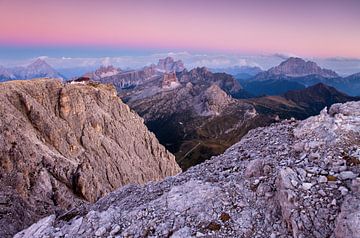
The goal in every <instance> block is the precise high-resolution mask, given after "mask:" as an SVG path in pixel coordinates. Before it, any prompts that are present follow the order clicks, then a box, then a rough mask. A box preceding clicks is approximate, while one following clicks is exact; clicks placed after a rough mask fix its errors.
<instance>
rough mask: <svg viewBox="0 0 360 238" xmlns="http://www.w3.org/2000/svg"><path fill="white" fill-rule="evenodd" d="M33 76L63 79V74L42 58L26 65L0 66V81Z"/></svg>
mask: <svg viewBox="0 0 360 238" xmlns="http://www.w3.org/2000/svg"><path fill="white" fill-rule="evenodd" d="M33 78H59V79H65V77H64V76H62V75H61V74H60V73H58V72H57V71H56V70H55V69H53V68H52V67H51V66H50V65H49V64H48V63H46V61H44V60H42V59H37V60H35V61H34V62H33V63H31V64H29V65H28V66H26V67H20V66H18V67H14V68H5V67H3V66H0V82H3V81H8V80H21V79H33Z"/></svg>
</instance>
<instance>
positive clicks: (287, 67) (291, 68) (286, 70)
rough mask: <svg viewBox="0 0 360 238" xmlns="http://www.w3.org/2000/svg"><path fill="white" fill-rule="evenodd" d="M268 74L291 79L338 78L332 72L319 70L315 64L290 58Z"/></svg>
mask: <svg viewBox="0 0 360 238" xmlns="http://www.w3.org/2000/svg"><path fill="white" fill-rule="evenodd" d="M268 73H270V74H275V75H278V74H282V75H286V76H292V77H301V76H306V75H312V74H315V75H320V76H322V77H330V78H331V77H338V76H339V75H337V74H336V73H335V72H334V71H332V70H329V69H322V68H320V67H319V66H318V65H317V64H316V63H315V62H312V61H305V60H303V59H301V58H295V57H291V58H289V59H287V60H286V61H284V62H282V63H281V64H280V65H278V66H276V67H273V68H271V69H270V70H269V71H268Z"/></svg>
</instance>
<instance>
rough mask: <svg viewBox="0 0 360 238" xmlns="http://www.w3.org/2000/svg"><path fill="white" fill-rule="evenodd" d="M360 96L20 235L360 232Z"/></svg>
mask: <svg viewBox="0 0 360 238" xmlns="http://www.w3.org/2000/svg"><path fill="white" fill-rule="evenodd" d="M359 173H360V102H348V103H345V104H334V105H333V106H331V107H330V108H329V110H326V109H324V110H323V111H322V112H321V113H320V115H318V116H314V117H310V118H308V119H306V120H304V121H296V120H285V121H282V122H280V123H277V124H273V125H271V126H269V127H265V128H257V129H254V130H251V131H250V132H249V133H248V134H247V135H246V136H245V137H244V138H243V139H242V140H241V141H240V142H239V143H237V144H235V145H233V146H232V147H230V148H229V149H228V150H227V151H226V152H225V153H224V154H223V155H220V156H217V157H213V158H212V159H211V160H208V161H206V162H204V163H203V164H200V165H197V166H195V167H192V168H190V169H189V170H187V171H186V172H184V173H182V174H179V175H177V176H174V177H168V178H166V179H165V180H164V181H162V182H151V183H148V184H146V185H145V186H137V185H128V186H125V187H123V188H121V189H119V190H117V191H115V192H112V193H110V194H109V195H107V196H106V197H104V198H102V199H101V200H99V201H98V202H97V203H95V204H94V205H92V206H89V207H86V208H85V209H83V210H82V212H81V213H80V212H78V213H75V214H78V215H76V216H75V217H72V219H64V218H62V217H56V216H55V215H52V216H49V217H46V218H44V219H42V220H41V221H39V222H38V223H36V224H34V225H32V226H31V227H29V228H28V229H26V230H24V231H22V232H20V233H18V234H17V235H16V236H15V237H17V238H20V237H96V236H97V237H173V238H176V237H319V238H320V237H339V238H340V237H350V238H351V237H359V234H360V206H359V204H360V178H359Z"/></svg>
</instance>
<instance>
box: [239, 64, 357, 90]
mask: <svg viewBox="0 0 360 238" xmlns="http://www.w3.org/2000/svg"><path fill="white" fill-rule="evenodd" d="M240 82H241V84H242V85H243V87H244V89H245V90H247V91H248V92H249V93H250V94H252V95H254V96H261V95H278V94H282V93H286V92H287V91H289V90H295V89H303V88H305V87H308V86H311V85H314V84H317V83H324V84H327V85H329V86H332V87H335V88H336V89H337V90H339V91H342V92H344V93H346V94H348V95H352V96H360V74H354V75H350V76H347V77H340V76H339V75H338V74H337V73H335V72H334V71H332V70H329V69H323V68H320V67H319V66H318V65H317V64H316V63H314V62H311V61H305V60H303V59H300V58H289V59H287V60H285V61H284V62H282V63H281V64H280V65H278V66H275V67H273V68H271V69H269V70H267V71H264V72H261V73H259V74H257V75H256V76H254V77H252V78H249V79H246V80H240Z"/></svg>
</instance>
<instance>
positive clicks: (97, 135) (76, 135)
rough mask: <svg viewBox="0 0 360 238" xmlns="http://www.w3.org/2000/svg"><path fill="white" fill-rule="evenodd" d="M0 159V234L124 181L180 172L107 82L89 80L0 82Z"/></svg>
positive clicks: (96, 196) (142, 180)
mask: <svg viewBox="0 0 360 238" xmlns="http://www.w3.org/2000/svg"><path fill="white" fill-rule="evenodd" d="M0 158H1V161H0V162H1V166H0V174H1V177H0V184H1V188H0V216H1V219H0V227H1V232H0V236H1V237H6V236H10V235H12V234H13V233H14V232H16V231H19V230H20V229H23V228H25V227H26V226H28V225H30V224H31V223H33V222H35V221H37V220H38V219H39V218H41V217H44V216H46V215H49V214H51V213H53V212H55V211H57V212H61V211H65V210H68V209H71V208H73V207H74V206H75V205H79V204H83V203H88V202H95V201H96V200H98V199H99V198H101V197H102V196H104V195H106V194H107V193H109V192H111V191H113V190H115V189H116V188H118V187H120V186H123V185H125V184H128V183H138V184H143V183H146V182H148V181H152V180H160V179H163V178H164V177H166V176H170V175H174V174H176V173H178V172H180V169H179V167H178V165H177V164H176V162H175V159H174V156H173V155H171V154H170V153H169V152H167V151H166V150H165V148H164V147H163V146H161V145H160V144H159V143H158V141H157V139H156V138H155V136H154V135H153V134H152V133H150V132H149V131H148V130H147V128H146V127H145V125H144V124H143V119H141V118H140V117H139V116H137V115H136V114H134V113H133V112H131V111H130V109H129V107H128V106H127V105H125V104H123V103H122V102H121V100H120V99H119V98H118V97H117V95H116V90H115V89H114V88H113V86H109V85H101V84H95V83H91V82H90V83H74V84H73V83H72V84H62V83H61V82H60V81H57V80H50V79H44V80H28V81H12V82H5V83H1V84H0Z"/></svg>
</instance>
